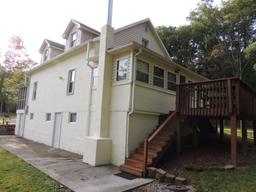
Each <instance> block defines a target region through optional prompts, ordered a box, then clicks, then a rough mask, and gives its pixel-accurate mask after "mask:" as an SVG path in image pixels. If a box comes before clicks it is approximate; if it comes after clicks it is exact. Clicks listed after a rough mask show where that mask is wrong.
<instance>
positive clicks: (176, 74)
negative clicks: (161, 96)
mask: <svg viewBox="0 0 256 192" xmlns="http://www.w3.org/2000/svg"><path fill="white" fill-rule="evenodd" d="M169 73H171V74H173V75H175V79H176V82H174V81H169V78H168V76H169ZM169 82H170V83H173V84H174V83H175V86H176V87H177V74H176V73H175V72H172V71H168V70H167V90H168V91H174V90H172V89H169V87H168V83H169ZM176 87H175V91H174V92H176Z"/></svg>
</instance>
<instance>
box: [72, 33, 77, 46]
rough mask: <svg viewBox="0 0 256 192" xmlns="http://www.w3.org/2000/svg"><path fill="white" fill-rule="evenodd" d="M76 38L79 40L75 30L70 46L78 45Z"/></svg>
mask: <svg viewBox="0 0 256 192" xmlns="http://www.w3.org/2000/svg"><path fill="white" fill-rule="evenodd" d="M76 40H77V34H76V32H75V33H72V34H71V35H70V47H74V46H75V45H76Z"/></svg>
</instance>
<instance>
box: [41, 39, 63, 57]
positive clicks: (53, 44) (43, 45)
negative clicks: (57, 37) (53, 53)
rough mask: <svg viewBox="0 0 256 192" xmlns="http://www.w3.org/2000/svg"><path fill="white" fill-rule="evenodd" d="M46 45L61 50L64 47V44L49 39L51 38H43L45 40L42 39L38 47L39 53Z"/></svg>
mask: <svg viewBox="0 0 256 192" xmlns="http://www.w3.org/2000/svg"><path fill="white" fill-rule="evenodd" d="M46 46H48V47H53V48H55V49H59V50H61V51H63V50H64V48H65V46H64V45H62V44H60V43H57V42H54V41H51V40H49V39H45V40H44V41H43V43H42V45H41V47H40V49H39V52H40V53H41V54H42V53H43V51H44V49H45V47H46Z"/></svg>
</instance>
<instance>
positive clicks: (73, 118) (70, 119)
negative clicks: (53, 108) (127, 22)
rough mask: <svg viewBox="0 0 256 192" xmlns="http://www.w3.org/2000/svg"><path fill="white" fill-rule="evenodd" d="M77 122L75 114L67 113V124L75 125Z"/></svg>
mask: <svg viewBox="0 0 256 192" xmlns="http://www.w3.org/2000/svg"><path fill="white" fill-rule="evenodd" d="M76 120H77V113H69V122H70V123H75V122H76Z"/></svg>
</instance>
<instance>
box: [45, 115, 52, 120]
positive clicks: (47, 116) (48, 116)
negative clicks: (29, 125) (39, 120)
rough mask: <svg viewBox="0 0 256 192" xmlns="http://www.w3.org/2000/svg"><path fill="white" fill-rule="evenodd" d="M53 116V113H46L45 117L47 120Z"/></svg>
mask: <svg viewBox="0 0 256 192" xmlns="http://www.w3.org/2000/svg"><path fill="white" fill-rule="evenodd" d="M51 117H52V114H51V113H46V118H45V120H46V121H51Z"/></svg>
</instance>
